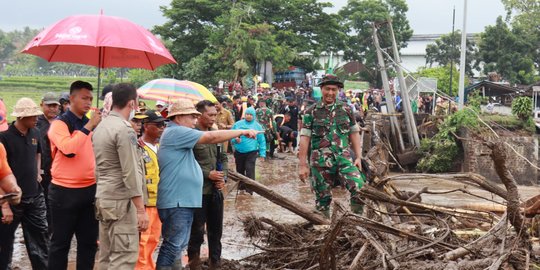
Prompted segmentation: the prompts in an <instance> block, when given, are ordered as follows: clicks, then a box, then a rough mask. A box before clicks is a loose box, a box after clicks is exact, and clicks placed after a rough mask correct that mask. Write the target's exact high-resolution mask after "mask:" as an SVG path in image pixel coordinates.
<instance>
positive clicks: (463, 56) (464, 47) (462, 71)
mask: <svg viewBox="0 0 540 270" xmlns="http://www.w3.org/2000/svg"><path fill="white" fill-rule="evenodd" d="M466 53H467V0H463V29H462V30H461V57H460V59H459V62H460V63H459V104H458V106H459V107H458V108H459V109H460V110H461V109H463V105H464V104H465V61H466V58H467V55H466Z"/></svg>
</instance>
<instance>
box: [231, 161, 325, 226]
mask: <svg viewBox="0 0 540 270" xmlns="http://www.w3.org/2000/svg"><path fill="white" fill-rule="evenodd" d="M228 178H229V179H231V180H233V181H236V182H242V183H244V185H245V186H246V187H247V188H248V189H249V190H252V191H253V192H256V193H257V194H259V195H261V196H263V197H265V198H266V199H268V200H270V201H272V202H273V203H275V204H277V205H279V206H281V207H283V208H285V209H287V210H289V211H291V212H293V213H295V214H297V215H299V216H301V217H303V218H305V219H306V220H308V221H309V222H311V223H313V224H316V225H326V224H330V221H329V220H328V219H326V218H324V216H323V215H321V214H319V213H317V212H315V211H313V210H310V209H308V208H306V207H305V206H303V205H301V204H298V203H296V202H294V201H292V200H290V199H288V198H286V197H283V196H282V195H280V194H279V193H277V192H275V191H273V190H271V189H269V188H267V187H266V186H264V185H263V184H260V183H258V182H256V181H254V180H252V179H250V178H247V177H245V176H243V175H241V174H239V173H237V172H235V171H232V170H229V174H228Z"/></svg>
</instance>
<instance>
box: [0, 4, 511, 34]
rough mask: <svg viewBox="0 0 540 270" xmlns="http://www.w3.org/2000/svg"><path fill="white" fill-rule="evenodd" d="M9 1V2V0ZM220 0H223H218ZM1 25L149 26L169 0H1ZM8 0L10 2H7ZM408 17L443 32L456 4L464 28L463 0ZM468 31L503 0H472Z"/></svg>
mask: <svg viewBox="0 0 540 270" xmlns="http://www.w3.org/2000/svg"><path fill="white" fill-rule="evenodd" d="M8 1H9V2H8ZM218 1H221V0H218ZM326 1H329V2H332V3H334V6H335V7H334V8H333V9H330V10H329V11H330V12H336V11H337V10H339V9H340V8H341V7H343V6H344V5H346V3H347V0H333V1H331V0H326ZM1 2H3V4H2V8H1V9H0V29H1V30H3V31H11V30H14V29H22V28H23V27H25V26H29V27H31V28H44V27H47V26H48V25H51V24H53V23H55V22H56V21H58V20H60V19H62V18H64V17H67V16H70V15H75V14H99V12H100V10H101V9H103V12H104V14H105V15H111V16H118V17H124V18H126V19H129V20H131V21H133V22H135V23H137V24H140V25H142V26H144V27H146V28H152V26H153V25H156V24H162V23H164V22H165V18H163V16H162V14H161V11H160V10H159V6H161V5H167V4H168V3H169V2H170V0H85V1H73V0H46V1H36V0H2V1H1ZM6 2H8V3H9V4H7V3H6ZM407 3H408V4H409V12H408V14H407V17H408V19H409V22H410V24H411V27H412V29H413V30H414V33H415V34H444V33H448V32H450V31H451V30H452V8H453V6H455V7H456V29H461V27H462V19H463V0H407ZM467 13H468V21H467V32H469V33H479V32H482V31H483V30H484V27H485V26H486V25H491V24H494V23H495V20H496V18H497V16H499V15H503V16H504V15H505V11H504V7H503V5H502V3H501V2H500V0H469V1H468V12H467Z"/></svg>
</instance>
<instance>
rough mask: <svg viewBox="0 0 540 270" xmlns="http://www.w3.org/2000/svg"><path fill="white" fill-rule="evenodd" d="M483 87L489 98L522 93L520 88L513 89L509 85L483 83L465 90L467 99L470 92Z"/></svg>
mask: <svg viewBox="0 0 540 270" xmlns="http://www.w3.org/2000/svg"><path fill="white" fill-rule="evenodd" d="M482 87H484V90H485V93H486V96H489V97H494V96H504V95H517V94H519V93H520V92H521V91H520V90H519V89H518V88H515V87H512V86H510V85H507V84H503V83H499V82H491V81H481V82H478V83H475V84H473V85H469V86H468V87H467V88H465V97H466V96H468V95H469V92H471V91H473V90H476V89H482Z"/></svg>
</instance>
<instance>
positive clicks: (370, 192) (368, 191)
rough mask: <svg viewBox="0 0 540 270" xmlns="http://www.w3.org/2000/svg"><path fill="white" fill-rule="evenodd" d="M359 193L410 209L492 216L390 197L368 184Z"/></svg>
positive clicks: (471, 215)
mask: <svg viewBox="0 0 540 270" xmlns="http://www.w3.org/2000/svg"><path fill="white" fill-rule="evenodd" d="M359 195H360V197H365V198H368V199H371V200H374V201H383V202H387V203H392V204H395V205H400V206H407V207H409V208H411V209H412V208H419V209H425V210H431V211H434V212H438V213H442V214H448V215H454V216H460V217H464V218H470V219H490V218H493V216H491V215H490V214H488V213H484V212H479V211H472V210H463V209H458V208H450V207H441V206H436V205H430V204H424V203H416V202H408V201H404V200H400V199H397V198H393V197H390V196H388V195H387V194H386V193H383V192H381V191H379V190H377V189H375V188H373V187H370V186H363V187H362V189H360V192H359Z"/></svg>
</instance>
